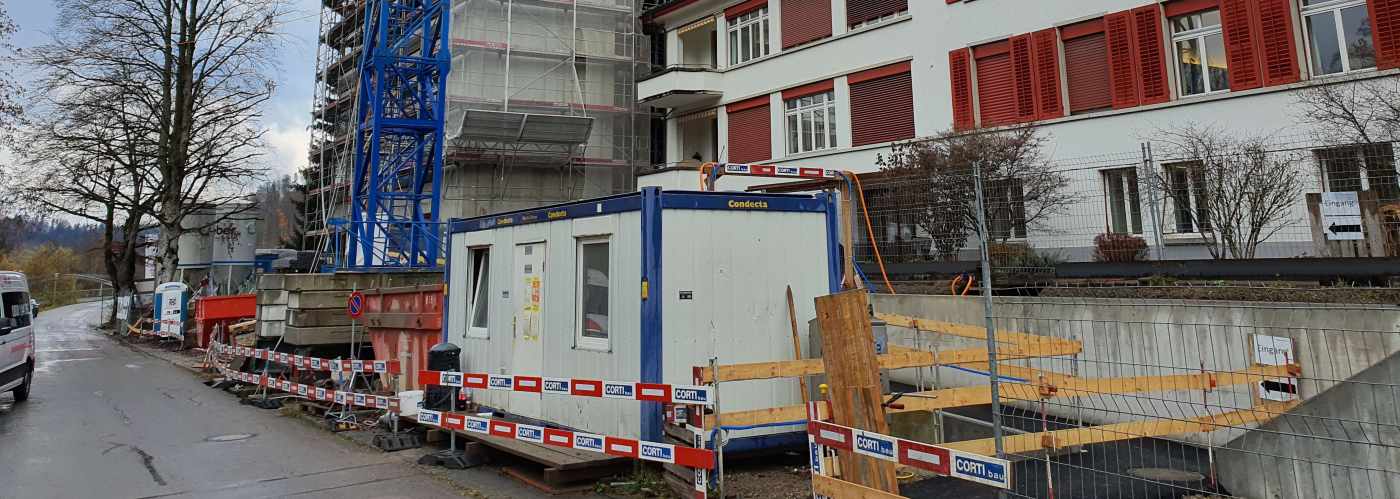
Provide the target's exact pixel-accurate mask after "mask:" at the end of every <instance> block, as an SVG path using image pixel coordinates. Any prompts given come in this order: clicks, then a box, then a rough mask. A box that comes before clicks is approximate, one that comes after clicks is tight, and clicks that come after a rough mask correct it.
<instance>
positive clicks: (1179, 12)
mask: <svg viewBox="0 0 1400 499" xmlns="http://www.w3.org/2000/svg"><path fill="white" fill-rule="evenodd" d="M1162 8H1163V9H1166V12H1165V14H1166V15H1167V17H1169V18H1171V17H1177V16H1184V15H1187V14H1195V13H1197V12H1202V11H1207V10H1213V9H1218V8H1220V0H1172V1H1170V2H1167V3H1165V4H1163V5H1162Z"/></svg>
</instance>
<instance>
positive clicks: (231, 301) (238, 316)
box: [194, 293, 258, 348]
mask: <svg viewBox="0 0 1400 499" xmlns="http://www.w3.org/2000/svg"><path fill="white" fill-rule="evenodd" d="M257 315H258V295H257V294H256V293H253V294H246V295H227V296H201V297H200V298H199V300H198V301H197V302H196V305H195V307H194V320H195V331H196V333H197V334H196V341H197V342H198V343H199V344H198V346H199V347H200V348H208V347H209V336H210V335H212V334H213V332H214V327H215V326H216V325H219V324H222V325H223V326H224V327H223V328H224V330H225V331H227V330H228V327H229V326H232V325H234V324H235V323H238V322H242V321H245V320H248V319H252V318H254V317H256V316H257Z"/></svg>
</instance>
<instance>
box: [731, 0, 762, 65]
mask: <svg viewBox="0 0 1400 499" xmlns="http://www.w3.org/2000/svg"><path fill="white" fill-rule="evenodd" d="M765 55H768V7H760V8H758V9H754V10H752V11H749V12H746V13H743V14H739V15H738V16H735V17H733V18H730V19H729V63H730V64H740V63H745V62H749V61H752V60H754V59H757V58H759V57H763V56H765Z"/></svg>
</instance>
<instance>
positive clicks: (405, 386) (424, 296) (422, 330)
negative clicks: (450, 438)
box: [360, 284, 443, 390]
mask: <svg viewBox="0 0 1400 499" xmlns="http://www.w3.org/2000/svg"><path fill="white" fill-rule="evenodd" d="M442 291H443V285H442V284H431V285H424V286H404V287H395V288H380V289H368V290H365V291H364V292H363V293H364V295H365V311H364V315H362V316H360V323H361V324H364V325H365V328H366V329H368V331H369V338H370V342H371V343H373V345H374V356H375V359H376V360H397V361H399V362H400V363H401V365H402V366H403V372H406V373H416V372H418V371H419V370H422V369H426V368H427V367H428V350H429V349H431V348H432V347H433V345H436V344H438V343H440V342H442V312H443V308H442V307H443V296H442ZM416 378H417V376H401V377H400V378H399V386H398V387H397V388H398V389H399V390H417V389H421V387H419V386H418V380H417V379H416Z"/></svg>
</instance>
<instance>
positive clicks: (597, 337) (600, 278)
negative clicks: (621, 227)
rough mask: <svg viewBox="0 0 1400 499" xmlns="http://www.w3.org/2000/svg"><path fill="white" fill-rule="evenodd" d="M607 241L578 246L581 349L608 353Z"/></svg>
mask: <svg viewBox="0 0 1400 499" xmlns="http://www.w3.org/2000/svg"><path fill="white" fill-rule="evenodd" d="M608 258H609V250H608V240H607V239H580V240H579V243H578V336H577V338H578V342H577V345H578V346H579V347H580V348H588V349H593V350H608V349H609V347H610V345H609V338H610V335H611V332H612V330H611V328H610V327H609V324H608V316H609V308H608V264H609V262H608Z"/></svg>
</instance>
